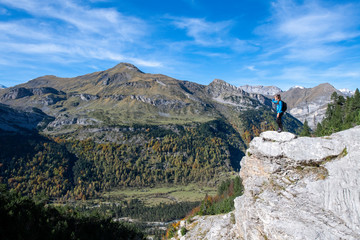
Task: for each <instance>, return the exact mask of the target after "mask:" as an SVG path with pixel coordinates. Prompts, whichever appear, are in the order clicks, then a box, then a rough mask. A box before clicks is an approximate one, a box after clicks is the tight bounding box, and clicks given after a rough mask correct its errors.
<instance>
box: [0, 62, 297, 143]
mask: <svg viewBox="0 0 360 240" xmlns="http://www.w3.org/2000/svg"><path fill="white" fill-rule="evenodd" d="M0 102H1V103H3V104H6V105H9V106H11V107H15V108H24V107H25V106H26V107H33V108H37V109H40V110H41V111H42V112H44V113H45V114H47V115H48V116H51V117H54V118H55V120H54V121H52V122H51V123H50V124H49V125H48V126H47V127H46V128H45V129H44V131H45V132H46V133H48V134H52V135H61V134H67V133H75V132H77V134H78V135H79V134H80V132H81V134H83V133H85V132H86V131H87V130H88V129H89V128H98V129H99V128H101V127H104V126H106V127H111V126H117V125H133V124H140V125H141V124H150V125H167V124H192V123H203V122H208V121H211V120H214V119H218V118H221V119H224V120H226V121H227V122H228V123H229V124H230V125H232V126H233V127H234V128H235V129H237V131H238V132H241V133H243V132H245V131H246V130H247V129H246V128H247V127H248V126H246V124H245V125H244V121H241V118H239V115H242V116H244V117H246V116H245V115H246V114H245V113H247V112H249V111H250V110H257V111H258V110H261V109H262V113H261V114H265V115H266V114H269V115H271V112H272V104H271V101H270V99H269V98H267V97H265V96H264V95H262V94H259V93H249V92H246V91H244V90H243V89H242V88H238V87H235V86H232V85H230V84H228V83H226V82H225V81H222V80H218V79H215V80H214V81H213V82H212V83H210V84H209V85H207V86H204V85H200V84H197V83H193V82H188V81H180V80H176V79H174V78H171V77H168V76H165V75H161V74H146V73H143V72H142V71H140V70H139V69H138V68H137V67H135V66H134V65H131V64H128V63H120V64H118V65H117V66H115V67H113V68H111V69H108V70H105V71H100V72H95V73H90V74H86V75H83V76H79V77H75V78H59V77H56V76H43V77H39V78H36V79H33V80H31V81H29V82H27V83H24V84H20V85H17V86H15V87H11V88H7V89H4V90H3V91H2V92H1V94H0ZM289 119H291V121H292V122H293V123H295V122H296V119H294V118H292V117H291V116H289ZM251 121H253V122H254V121H255V120H251ZM258 121H259V124H258V126H257V127H258V128H259V127H260V123H261V122H262V121H263V119H258ZM264 124H265V123H264ZM290 125H291V124H290ZM290 125H289V130H292V131H294V130H295V128H296V127H291V126H290ZM292 125H293V126H295V125H296V126H297V127H299V126H300V125H301V124H299V123H298V122H297V123H296V124H295V125H294V124H292ZM79 131H80V132H79ZM92 132H93V131H92ZM81 134H80V135H81ZM85 135H86V134H85ZM83 137H85V136H83Z"/></svg>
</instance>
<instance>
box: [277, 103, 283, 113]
mask: <svg viewBox="0 0 360 240" xmlns="http://www.w3.org/2000/svg"><path fill="white" fill-rule="evenodd" d="M282 105H283V102H282V101H281V100H280V101H279V106H278V113H282Z"/></svg>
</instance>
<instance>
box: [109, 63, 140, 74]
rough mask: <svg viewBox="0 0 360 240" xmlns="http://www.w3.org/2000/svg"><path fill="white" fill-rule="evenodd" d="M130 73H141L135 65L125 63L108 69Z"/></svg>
mask: <svg viewBox="0 0 360 240" xmlns="http://www.w3.org/2000/svg"><path fill="white" fill-rule="evenodd" d="M113 70H116V71H131V72H140V73H143V72H142V71H141V70H139V69H138V68H137V67H136V66H135V65H133V64H131V63H125V62H121V63H119V64H118V65H116V66H115V67H113V68H110V69H109V70H108V71H113Z"/></svg>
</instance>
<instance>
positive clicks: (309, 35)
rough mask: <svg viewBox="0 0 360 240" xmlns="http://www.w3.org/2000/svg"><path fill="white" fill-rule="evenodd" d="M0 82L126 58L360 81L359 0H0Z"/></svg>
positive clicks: (174, 69) (282, 77)
mask: <svg viewBox="0 0 360 240" xmlns="http://www.w3.org/2000/svg"><path fill="white" fill-rule="evenodd" d="M0 33H1V34H0V55H1V57H0V84H2V85H5V86H8V87H10V86H14V85H17V84H20V83H24V82H27V81H29V80H31V79H33V78H36V77H39V76H43V75H56V76H59V77H75V76H79V75H83V74H86V73H91V72H95V71H101V70H105V69H108V68H110V67H113V66H114V65H116V64H118V63H119V62H129V63H132V64H134V65H136V66H137V67H138V68H139V69H141V70H142V71H144V72H147V73H162V74H165V75H168V76H171V77H174V78H177V79H180V80H188V81H193V82H197V83H200V84H205V85H207V84H209V83H210V82H211V81H212V80H213V79H215V78H218V79H223V80H225V81H226V82H229V83H231V84H233V85H236V86H241V85H245V84H249V85H275V86H278V87H280V88H282V89H283V90H287V89H288V88H289V87H291V86H295V85H301V86H305V87H314V86H316V85H318V84H320V83H324V82H329V83H331V84H332V85H334V86H335V87H336V88H349V89H351V90H355V88H358V87H359V86H360V84H359V83H360V1H347V0H341V1H340V0H339V1H332V0H327V1H320V0H309V1H296V0H274V1H270V0H241V1H235V0H233V1H230V0H221V1H219V0H171V1H169V0H167V1H165V0H151V1H149V0H119V1H115V0H88V1H85V0H49V1H40V0H16V1H14V0H0Z"/></svg>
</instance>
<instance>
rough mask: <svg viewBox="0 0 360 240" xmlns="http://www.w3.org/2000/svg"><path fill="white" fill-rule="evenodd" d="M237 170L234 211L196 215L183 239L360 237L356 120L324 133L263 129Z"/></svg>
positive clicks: (359, 140)
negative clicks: (238, 189) (302, 134)
mask: <svg viewBox="0 0 360 240" xmlns="http://www.w3.org/2000/svg"><path fill="white" fill-rule="evenodd" d="M240 176H241V178H242V179H243V184H244V188H245V191H244V194H243V195H242V196H240V197H238V198H236V199H235V210H234V212H232V213H230V214H227V215H217V216H211V217H208V218H209V220H210V221H209V220H207V219H206V218H203V217H201V218H198V219H199V220H198V222H197V224H193V225H195V227H194V228H193V229H192V230H190V231H189V232H188V233H187V234H186V235H185V236H183V237H182V239H246V240H257V239H268V240H274V239H275V240H283V239H289V240H290V239H291V240H296V239H308V240H314V239H319V240H320V239H321V240H328V239H349V240H352V239H354V240H355V239H360V178H359V177H360V126H358V127H355V128H352V129H349V130H346V131H342V132H339V133H335V134H333V135H331V136H328V137H322V138H309V137H297V136H295V135H293V134H291V133H287V132H283V133H277V132H264V133H262V134H261V135H260V137H257V138H254V139H253V141H252V142H251V143H250V147H249V149H248V150H247V152H246V156H245V157H244V158H243V159H242V161H241V171H240ZM231 215H233V221H231ZM214 218H217V219H218V220H219V221H215V220H214ZM221 219H223V220H222V221H220V220H221ZM224 219H225V220H224ZM224 221H225V222H228V223H227V224H224ZM207 222H208V223H207ZM216 222H219V223H218V225H219V224H222V225H220V226H217V225H216V224H217V223H216ZM215 229H219V230H218V231H215ZM225 232H226V233H227V234H224V233H225ZM200 233H201V234H202V235H200Z"/></svg>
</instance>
